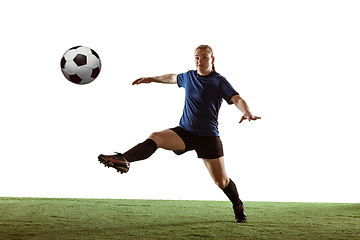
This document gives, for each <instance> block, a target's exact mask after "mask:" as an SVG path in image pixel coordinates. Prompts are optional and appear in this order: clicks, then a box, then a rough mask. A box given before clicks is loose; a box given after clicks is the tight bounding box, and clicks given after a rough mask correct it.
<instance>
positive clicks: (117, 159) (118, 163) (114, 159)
mask: <svg viewBox="0 0 360 240" xmlns="http://www.w3.org/2000/svg"><path fill="white" fill-rule="evenodd" d="M98 159H99V162H100V163H102V164H104V165H105V167H112V168H115V169H116V170H117V171H118V172H120V173H121V174H123V173H127V172H128V171H129V168H130V163H129V162H128V161H127V160H126V159H125V157H124V156H123V155H122V154H121V153H117V152H116V154H115V155H103V154H100V155H99V157H98Z"/></svg>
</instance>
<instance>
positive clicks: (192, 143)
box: [170, 127, 224, 159]
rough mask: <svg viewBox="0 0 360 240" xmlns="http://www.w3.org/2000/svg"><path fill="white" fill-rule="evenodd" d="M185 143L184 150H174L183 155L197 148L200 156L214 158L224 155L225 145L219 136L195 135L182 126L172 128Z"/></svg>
mask: <svg viewBox="0 0 360 240" xmlns="http://www.w3.org/2000/svg"><path fill="white" fill-rule="evenodd" d="M170 130H172V131H174V132H175V133H176V134H177V135H179V137H180V138H181V139H182V140H183V141H184V143H185V149H184V150H175V151H173V152H174V153H176V154H177V155H181V154H183V153H186V152H188V151H191V150H195V151H196V153H197V155H198V157H199V158H206V159H214V158H219V157H222V156H224V151H223V146H222V143H221V140H220V137H218V136H210V137H208V136H198V135H194V134H192V133H190V132H188V131H186V130H184V129H183V128H181V127H175V128H170Z"/></svg>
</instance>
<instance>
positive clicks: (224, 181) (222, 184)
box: [215, 179, 229, 189]
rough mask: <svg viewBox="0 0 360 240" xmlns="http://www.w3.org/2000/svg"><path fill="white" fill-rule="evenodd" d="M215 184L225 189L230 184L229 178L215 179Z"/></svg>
mask: <svg viewBox="0 0 360 240" xmlns="http://www.w3.org/2000/svg"><path fill="white" fill-rule="evenodd" d="M215 184H216V185H217V186H218V187H219V188H221V189H224V188H226V187H227V185H228V184H229V181H228V179H221V180H219V181H218V180H215Z"/></svg>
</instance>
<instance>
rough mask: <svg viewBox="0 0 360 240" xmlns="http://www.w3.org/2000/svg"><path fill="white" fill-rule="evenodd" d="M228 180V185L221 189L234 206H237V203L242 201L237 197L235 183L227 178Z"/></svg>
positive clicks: (239, 203) (240, 203)
mask: <svg viewBox="0 0 360 240" xmlns="http://www.w3.org/2000/svg"><path fill="white" fill-rule="evenodd" d="M229 180H230V182H229V185H227V187H226V188H224V189H222V190H223V191H224V193H225V194H226V196H227V197H228V198H229V200H230V201H231V202H232V204H233V206H234V207H237V206H239V205H243V202H242V201H241V200H240V198H239V193H238V191H237V189H236V185H235V183H234V182H233V181H232V180H231V179H230V178H229Z"/></svg>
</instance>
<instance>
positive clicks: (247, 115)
mask: <svg viewBox="0 0 360 240" xmlns="http://www.w3.org/2000/svg"><path fill="white" fill-rule="evenodd" d="M231 101H232V102H233V103H234V104H235V106H236V107H237V108H238V109H239V110H240V111H241V112H242V113H243V114H244V115H243V116H242V117H241V119H240V122H239V123H241V122H242V121H244V120H245V119H248V120H249V121H251V120H254V121H255V120H256V119H261V117H257V116H253V115H252V114H251V112H250V109H249V106H248V105H247V103H246V102H245V100H244V99H242V98H241V97H240V95H239V94H236V95H234V96H232V97H231Z"/></svg>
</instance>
